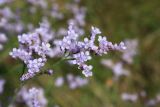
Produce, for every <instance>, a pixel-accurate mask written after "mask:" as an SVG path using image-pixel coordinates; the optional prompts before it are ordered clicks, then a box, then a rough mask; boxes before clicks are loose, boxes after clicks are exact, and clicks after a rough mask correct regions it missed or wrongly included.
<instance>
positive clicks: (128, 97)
mask: <svg viewBox="0 0 160 107" xmlns="http://www.w3.org/2000/svg"><path fill="white" fill-rule="evenodd" d="M121 98H122V99H123V100H124V101H132V102H136V101H137V100H138V95H137V94H130V93H122V95H121Z"/></svg>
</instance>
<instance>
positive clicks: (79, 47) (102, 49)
mask: <svg viewBox="0 0 160 107" xmlns="http://www.w3.org/2000/svg"><path fill="white" fill-rule="evenodd" d="M98 34H101V31H100V30H99V29H98V28H96V27H92V28H91V36H90V38H84V41H80V40H79V37H80V36H81V35H79V34H78V33H76V31H75V29H74V26H73V24H70V25H69V27H68V33H67V35H66V36H65V37H64V38H63V39H62V40H61V41H59V44H58V45H59V46H60V48H61V50H62V52H64V53H69V55H68V57H69V58H71V59H73V60H71V61H70V62H71V63H72V64H76V65H78V68H79V69H81V70H82V73H83V74H84V75H85V76H86V77H89V76H92V71H91V70H92V66H91V65H87V64H86V62H87V61H88V60H91V59H92V57H91V54H92V53H93V54H96V55H102V54H107V52H109V51H110V50H119V51H121V50H124V49H126V47H125V45H124V43H123V42H121V43H120V44H119V45H117V44H112V42H109V41H107V39H106V37H103V36H98V42H99V45H98V46H97V45H96V44H95V41H96V35H98Z"/></svg>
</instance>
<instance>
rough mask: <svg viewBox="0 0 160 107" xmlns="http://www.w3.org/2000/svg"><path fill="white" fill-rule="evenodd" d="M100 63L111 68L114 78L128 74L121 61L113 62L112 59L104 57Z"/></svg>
mask: <svg viewBox="0 0 160 107" xmlns="http://www.w3.org/2000/svg"><path fill="white" fill-rule="evenodd" d="M101 63H102V64H103V65H104V66H106V67H108V68H110V69H112V71H113V74H114V76H115V79H117V78H118V77H120V76H122V75H124V76H128V75H129V71H128V70H127V69H125V68H124V67H123V63H122V62H117V63H114V62H113V61H112V60H109V59H108V60H107V59H105V60H102V61H101Z"/></svg>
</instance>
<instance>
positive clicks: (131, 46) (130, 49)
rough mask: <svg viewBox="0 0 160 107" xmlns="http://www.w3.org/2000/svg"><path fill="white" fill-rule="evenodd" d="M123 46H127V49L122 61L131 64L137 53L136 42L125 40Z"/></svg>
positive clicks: (135, 40)
mask: <svg viewBox="0 0 160 107" xmlns="http://www.w3.org/2000/svg"><path fill="white" fill-rule="evenodd" d="M125 44H126V45H127V49H126V50H125V51H124V52H123V55H122V59H123V60H124V61H125V62H127V63H128V64H132V63H133V58H134V56H135V55H137V53H138V50H137V47H138V40H137V39H127V40H125Z"/></svg>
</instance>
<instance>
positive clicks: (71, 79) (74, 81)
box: [67, 74, 88, 89]
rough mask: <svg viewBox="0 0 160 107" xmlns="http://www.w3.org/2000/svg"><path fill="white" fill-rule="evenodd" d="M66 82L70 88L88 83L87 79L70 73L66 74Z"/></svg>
mask: <svg viewBox="0 0 160 107" xmlns="http://www.w3.org/2000/svg"><path fill="white" fill-rule="evenodd" d="M67 82H68V84H69V87H70V88H71V89H76V88H78V87H82V86H84V85H86V84H88V79H86V78H85V79H84V78H81V77H80V76H74V75H72V74H68V75H67Z"/></svg>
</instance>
